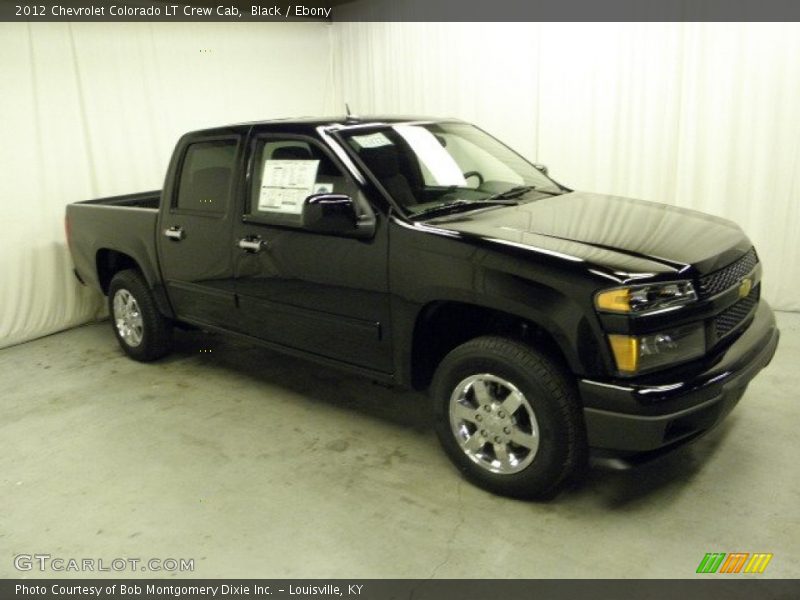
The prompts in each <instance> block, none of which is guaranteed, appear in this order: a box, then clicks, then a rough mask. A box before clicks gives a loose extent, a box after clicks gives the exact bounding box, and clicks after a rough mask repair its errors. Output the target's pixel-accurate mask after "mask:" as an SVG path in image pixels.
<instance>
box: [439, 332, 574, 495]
mask: <svg viewBox="0 0 800 600" xmlns="http://www.w3.org/2000/svg"><path fill="white" fill-rule="evenodd" d="M431 394H432V396H433V401H434V412H435V418H436V432H437V434H438V436H439V440H440V441H441V443H442V446H443V448H444V450H445V452H446V453H447V455H448V456H449V458H450V459H451V460H452V461H453V463H454V464H455V465H456V467H458V469H459V470H460V471H461V472H462V473H463V474H464V476H465V477H467V478H468V479H469V480H470V481H472V482H474V483H475V484H477V485H478V486H480V487H482V488H484V489H486V490H489V491H491V492H494V493H496V494H500V495H504V496H512V497H517V498H538V499H545V498H551V497H553V496H554V495H555V494H556V493H557V492H558V491H559V489H560V488H561V487H562V486H563V485H564V483H565V482H567V481H568V480H569V478H570V476H571V475H573V473H575V472H577V471H578V470H579V469H580V468H581V467H582V466H583V465H584V464H585V462H586V456H587V450H586V433H585V427H584V424H583V419H582V415H581V411H580V408H579V402H578V397H577V393H576V391H575V388H574V385H573V384H572V382H571V381H570V379H569V377H568V376H567V375H566V374H565V373H564V371H563V370H562V369H561V368H560V367H559V366H558V365H557V364H556V363H555V362H554V361H553V360H552V359H551V358H549V357H548V356H546V355H544V354H542V353H540V352H538V351H537V350H535V349H534V348H531V347H530V346H527V345H525V344H523V343H521V342H517V341H514V340H510V339H507V338H502V337H494V336H486V337H480V338H476V339H474V340H471V341H469V342H466V343H465V344H462V345H461V346H458V347H457V348H455V349H454V350H453V351H451V352H450V353H449V354H448V355H447V356H446V357H445V358H444V360H443V361H442V362H441V364H440V365H439V367H438V369H437V370H436V374H435V375H434V379H433V384H432V387H431Z"/></svg>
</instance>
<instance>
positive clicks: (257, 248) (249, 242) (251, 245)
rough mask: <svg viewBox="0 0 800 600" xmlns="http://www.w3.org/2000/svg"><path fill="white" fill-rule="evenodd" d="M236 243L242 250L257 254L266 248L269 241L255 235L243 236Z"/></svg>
mask: <svg viewBox="0 0 800 600" xmlns="http://www.w3.org/2000/svg"><path fill="white" fill-rule="evenodd" d="M236 245H237V246H238V247H239V248H241V249H242V250H246V251H247V252H251V253H253V254H255V253H258V252H261V251H262V250H263V249H264V248H266V247H267V242H265V241H264V240H262V239H261V238H260V237H258V236H254V237H245V238H242V239H240V240H239V241H238V242H236Z"/></svg>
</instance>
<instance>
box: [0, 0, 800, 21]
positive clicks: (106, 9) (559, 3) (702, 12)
mask: <svg viewBox="0 0 800 600" xmlns="http://www.w3.org/2000/svg"><path fill="white" fill-rule="evenodd" d="M297 19H314V20H326V21H389V22H391V21H406V22H508V21H528V22H534V21H540V22H548V21H549V22H555V21H580V22H584V21H595V22H612V21H623V22H625V21H628V22H633V21H636V22H647V21H649V22H674V21H697V22H702V21H729V22H731V21H746V22H750V21H800V1H798V0H491V1H488V0H305V1H301V2H295V0H274V1H269V0H229V1H228V2H224V1H221V2H215V1H213V0H193V1H192V2H185V1H183V0H180V1H175V2H169V1H164V0H158V1H150V2H147V1H141V0H119V1H117V0H95V1H86V0H78V1H72V0H61V1H52V0H47V1H40V2H21V1H14V0H12V1H9V0H0V20H2V21H20V22H26V21H27V22H37V21H109V22H120V21H153V22H155V21H226V22H237V21H290V20H297Z"/></svg>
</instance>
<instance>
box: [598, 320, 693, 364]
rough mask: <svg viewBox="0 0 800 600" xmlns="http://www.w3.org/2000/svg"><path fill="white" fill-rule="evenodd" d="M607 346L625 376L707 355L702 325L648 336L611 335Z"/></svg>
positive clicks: (686, 326) (688, 326) (678, 328)
mask: <svg viewBox="0 0 800 600" xmlns="http://www.w3.org/2000/svg"><path fill="white" fill-rule="evenodd" d="M608 342H609V344H610V345H611V351H612V352H613V354H614V360H615V361H616V362H617V370H618V371H619V372H620V373H622V374H624V375H635V374H637V373H641V372H644V371H651V370H653V369H657V368H660V367H665V366H667V365H670V364H677V363H680V362H685V361H687V360H691V359H693V358H697V357H698V356H702V355H703V354H704V353H705V351H706V335H705V329H704V327H703V324H702V323H694V324H692V325H684V326H683V327H676V328H674V329H670V330H667V331H661V332H658V333H649V334H647V335H638V336H634V335H617V334H609V336H608Z"/></svg>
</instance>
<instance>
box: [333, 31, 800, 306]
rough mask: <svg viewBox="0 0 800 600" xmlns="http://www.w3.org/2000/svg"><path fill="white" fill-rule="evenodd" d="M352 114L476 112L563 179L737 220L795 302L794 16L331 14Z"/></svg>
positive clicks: (799, 181) (798, 104)
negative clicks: (561, 18)
mask: <svg viewBox="0 0 800 600" xmlns="http://www.w3.org/2000/svg"><path fill="white" fill-rule="evenodd" d="M334 33H335V39H336V50H337V53H338V54H337V59H336V61H335V64H336V65H337V80H338V81H339V82H340V84H339V85H340V90H339V91H340V93H341V95H342V96H343V98H344V99H345V100H346V101H348V102H349V103H350V106H351V108H352V109H353V110H354V111H355V112H358V113H364V114H370V113H373V114H374V113H379V114H380V113H383V114H387V113H401V114H402V113H405V114H426V115H433V116H453V117H459V118H463V119H466V120H469V121H473V122H475V123H477V124H478V125H480V126H482V127H483V128H484V129H486V130H487V131H489V132H490V133H493V134H495V135H497V136H498V137H500V138H501V139H503V140H505V141H507V142H508V143H509V144H510V145H511V146H513V147H515V148H516V149H517V150H518V151H520V152H521V153H522V154H524V155H526V156H527V157H528V158H530V159H533V160H536V161H537V162H542V163H544V164H547V165H548V166H549V167H550V172H551V174H552V175H553V176H554V177H555V178H556V179H559V180H561V181H562V182H563V183H564V184H566V185H568V186H570V187H574V188H577V189H582V190H590V191H596V192H603V193H612V194H619V195H627V196H633V197H638V198H644V199H648V200H655V201H658V202H665V203H669V204H677V205H681V206H687V207H691V208H696V209H698V210H702V211H705V212H709V213H713V214H717V215H721V216H724V217H727V218H730V219H733V220H735V221H736V222H738V223H739V224H740V225H741V226H742V227H743V228H744V229H745V231H746V232H747V233H748V234H749V235H750V237H751V238H752V239H753V241H754V242H755V244H756V246H757V248H758V251H759V253H760V255H761V258H762V261H763V263H764V266H765V268H764V272H765V281H764V293H765V296H766V297H767V298H768V299H769V300H770V302H772V303H773V305H774V306H775V307H776V308H781V309H785V310H800V258H798V257H799V255H800V24H750V23H743V24H717V23H710V24H695V23H687V24H680V23H653V24H642V23H626V24H604V23H589V24H580V23H576V24H572V23H561V24H550V23H514V24H508V23H504V24H478V23H474V24H473V23H468V24H458V23H447V24H441V23H334Z"/></svg>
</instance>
